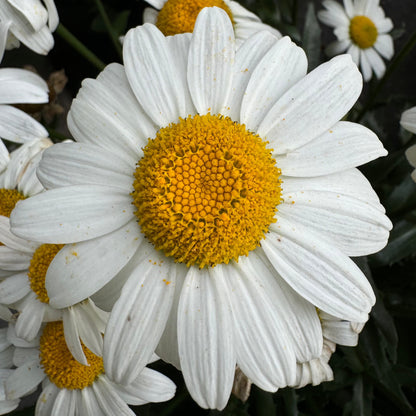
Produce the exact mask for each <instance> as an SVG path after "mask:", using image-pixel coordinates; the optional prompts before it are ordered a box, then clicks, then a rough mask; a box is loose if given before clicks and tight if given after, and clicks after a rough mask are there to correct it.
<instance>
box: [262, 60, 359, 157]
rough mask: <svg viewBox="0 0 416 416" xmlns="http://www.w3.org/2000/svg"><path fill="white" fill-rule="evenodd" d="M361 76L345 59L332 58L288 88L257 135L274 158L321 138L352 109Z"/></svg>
mask: <svg viewBox="0 0 416 416" xmlns="http://www.w3.org/2000/svg"><path fill="white" fill-rule="evenodd" d="M361 88H362V80H361V75H360V73H359V71H358V69H357V67H356V66H355V65H354V63H353V62H352V60H351V57H350V56H348V55H341V56H337V57H335V58H332V59H331V60H330V61H329V62H326V63H324V64H322V65H320V66H319V67H317V68H316V69H314V70H313V71H312V72H310V73H309V74H308V75H306V76H305V77H304V78H302V79H301V80H300V81H299V82H297V83H296V84H295V85H294V86H293V87H292V88H290V89H289V90H288V91H287V92H286V93H285V94H284V95H283V96H282V97H281V98H280V99H279V100H278V101H277V103H276V104H275V105H274V106H273V107H272V108H271V110H270V111H269V112H268V114H267V115H266V117H265V118H264V120H263V121H262V122H261V124H260V126H259V129H258V131H257V133H258V134H259V136H260V137H262V138H263V139H267V140H268V141H269V142H270V146H271V147H273V148H274V151H275V153H276V154H283V153H288V152H289V151H292V150H294V149H297V148H298V147H300V146H302V145H304V144H306V143H308V142H310V141H311V140H312V139H314V138H316V137H318V136H320V135H321V134H322V133H324V132H325V131H326V130H328V129H329V128H330V127H332V126H333V125H334V124H335V123H336V122H337V121H338V120H340V119H341V118H342V117H343V116H344V115H345V114H346V113H347V112H348V111H349V110H350V109H351V107H352V106H353V105H354V103H355V101H356V100H357V98H358V97H359V95H360V92H361Z"/></svg>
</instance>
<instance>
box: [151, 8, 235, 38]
mask: <svg viewBox="0 0 416 416" xmlns="http://www.w3.org/2000/svg"><path fill="white" fill-rule="evenodd" d="M214 6H216V7H219V8H221V9H223V10H225V11H226V12H227V14H228V16H229V17H230V19H231V21H233V18H232V14H231V11H230V9H229V7H228V6H227V5H226V4H225V2H224V1H223V0H167V1H166V3H165V4H164V6H163V7H162V9H161V10H160V11H159V14H158V17H157V21H156V26H157V27H158V28H159V30H160V31H161V32H162V33H163V34H164V35H165V36H172V35H177V34H178V33H187V32H192V31H193V30H194V26H195V21H196V18H197V17H198V14H199V12H200V11H201V10H202V9H203V8H204V7H214Z"/></svg>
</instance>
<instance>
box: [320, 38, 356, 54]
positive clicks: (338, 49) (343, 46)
mask: <svg viewBox="0 0 416 416" xmlns="http://www.w3.org/2000/svg"><path fill="white" fill-rule="evenodd" d="M350 44H351V41H350V40H349V39H343V40H341V41H338V40H336V41H334V42H332V43H330V44H329V45H328V46H327V47H326V48H325V53H326V54H327V55H328V56H330V57H332V56H335V55H339V54H341V53H343V52H345V51H346V50H347V49H348V47H349V46H350Z"/></svg>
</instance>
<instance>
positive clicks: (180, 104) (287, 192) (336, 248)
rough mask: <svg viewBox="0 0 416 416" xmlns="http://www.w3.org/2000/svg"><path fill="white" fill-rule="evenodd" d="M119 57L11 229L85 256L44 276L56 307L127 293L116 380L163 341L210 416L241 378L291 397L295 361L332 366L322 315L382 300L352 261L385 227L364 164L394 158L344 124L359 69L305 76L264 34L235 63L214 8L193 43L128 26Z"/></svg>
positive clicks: (341, 64) (291, 52)
mask: <svg viewBox="0 0 416 416" xmlns="http://www.w3.org/2000/svg"><path fill="white" fill-rule="evenodd" d="M123 51H124V67H123V66H121V65H119V64H112V65H109V66H107V67H106V69H105V70H104V71H103V72H102V73H101V74H100V75H99V76H98V78H97V79H96V80H92V79H88V80H85V81H84V82H83V85H82V88H81V90H80V92H79V93H78V95H77V98H76V99H75V100H74V102H73V104H72V107H71V110H70V113H69V116H68V123H69V128H70V130H71V132H72V134H73V136H74V137H75V138H76V140H77V141H78V143H69V144H57V145H54V146H53V148H51V149H49V150H48V151H46V152H45V153H44V156H43V159H42V162H41V164H40V166H39V168H38V171H37V174H38V177H39V178H40V180H41V181H42V183H43V184H44V185H45V187H46V188H47V189H48V190H47V191H46V192H44V193H42V194H40V195H37V196H35V197H32V198H30V199H28V200H25V201H20V202H19V203H18V204H17V206H16V208H15V209H14V211H13V213H12V215H11V224H12V231H13V232H14V233H15V234H16V235H18V236H20V237H21V238H27V239H30V240H35V241H42V242H55V243H56V242H58V243H62V244H66V243H73V244H75V245H76V250H77V253H78V256H77V261H71V262H69V263H68V261H67V258H68V255H69V252H70V251H69V250H70V249H72V248H69V247H70V246H68V248H66V247H64V248H63V249H62V250H61V251H60V252H59V253H58V255H57V256H56V257H55V259H54V262H53V264H54V268H51V267H50V268H49V270H48V273H47V276H46V288H47V291H48V294H49V298H50V304H51V305H52V306H53V307H58V308H62V307H67V306H70V305H73V304H75V303H77V302H80V301H82V300H83V299H85V298H87V297H89V296H91V295H93V294H94V293H96V292H98V293H96V294H97V295H101V300H102V299H105V298H111V299H113V300H114V299H115V298H116V297H117V295H118V293H119V291H120V290H121V296H120V298H119V300H118V301H117V302H116V303H115V305H114V307H113V310H112V313H111V316H110V320H109V323H108V325H107V329H106V334H107V335H106V337H105V339H104V360H105V362H106V372H107V374H108V375H109V377H111V378H112V379H114V380H116V381H117V382H119V381H122V382H123V383H126V382H129V381H131V380H133V379H134V377H136V376H137V374H138V373H139V372H140V370H141V369H142V368H143V366H144V365H145V363H146V360H148V358H149V357H150V356H151V354H152V353H153V350H154V348H155V346H156V345H158V343H159V345H158V350H157V354H158V355H159V356H160V357H161V358H162V359H164V360H166V361H168V362H171V363H173V364H174V365H176V366H177V367H178V368H180V369H181V370H182V372H183V375H184V378H185V382H186V384H187V386H188V389H189V391H190V393H191V395H192V396H193V398H194V399H195V400H196V401H197V402H198V403H199V404H200V405H201V406H202V407H206V408H218V409H222V408H223V407H224V406H225V405H226V403H227V400H228V397H229V394H230V391H231V388H232V384H233V379H234V372H235V367H236V364H238V366H239V367H240V368H241V370H242V371H243V372H244V374H246V375H247V377H249V378H250V379H251V380H253V382H254V383H255V384H257V385H258V386H260V387H261V388H263V389H264V390H268V391H274V390H276V389H277V388H279V387H284V386H287V385H292V384H293V383H294V382H295V380H296V363H297V362H306V361H310V360H311V359H313V358H317V357H320V356H321V353H322V343H323V337H322V329H321V324H320V321H319V317H318V314H317V312H316V309H315V307H317V308H319V309H320V310H322V311H325V312H327V313H329V314H331V315H333V316H336V317H337V318H340V319H343V320H348V321H353V322H355V321H357V322H363V321H365V320H366V319H367V315H368V313H369V311H370V309H371V307H372V305H373V304H374V301H375V298H374V294H373V291H372V289H371V286H370V284H369V283H368V281H367V280H366V278H365V276H364V275H363V273H362V272H361V271H360V270H359V268H358V267H357V266H356V265H355V263H354V262H353V261H351V259H350V258H349V257H348V256H359V255H365V254H369V253H373V252H376V251H378V250H380V249H381V248H382V247H384V246H385V244H386V242H387V239H388V236H389V230H390V229H391V222H390V221H389V220H388V218H387V217H386V216H385V214H384V208H383V207H382V206H381V204H380V202H379V199H378V197H377V195H376V194H375V193H374V191H373V189H372V188H371V185H370V184H369V182H368V181H367V180H366V179H365V178H364V176H363V175H362V174H361V173H360V172H359V171H358V170H357V169H356V168H355V167H356V166H358V165H361V164H363V163H366V162H368V161H370V160H373V159H375V158H377V157H379V156H384V155H386V153H387V152H386V151H385V149H384V148H383V146H382V144H381V143H380V141H379V140H378V138H377V136H376V135H375V134H374V133H373V132H372V131H370V130H369V129H367V128H365V127H363V126H360V125H358V124H355V123H350V122H345V121H339V120H340V119H341V118H342V117H343V116H344V115H345V114H346V113H347V112H348V111H349V110H350V108H351V107H352V106H353V105H354V103H355V101H356V100H357V98H358V96H359V94H360V92H361V88H362V79H361V75H360V73H359V71H358V70H357V67H356V65H355V64H354V63H353V62H352V60H351V57H350V56H348V55H345V56H340V57H336V58H334V59H332V60H331V61H330V62H328V63H325V64H323V65H321V66H319V67H318V68H317V69H315V70H314V71H313V72H311V73H310V74H307V73H306V72H307V59H306V55H305V53H304V52H303V50H302V49H300V48H299V47H297V46H296V45H295V44H294V43H292V42H291V41H290V39H289V38H287V37H286V38H282V39H280V40H278V39H277V38H276V37H274V36H273V35H272V34H270V33H269V32H258V33H257V34H255V35H254V36H253V37H251V38H249V39H248V40H247V41H246V42H244V43H243V44H242V45H241V46H240V47H239V48H238V49H237V50H236V47H235V41H234V31H233V27H232V24H231V22H230V19H229V18H228V15H227V14H226V13H225V12H224V11H223V10H220V9H218V8H206V9H203V10H202V11H201V13H200V14H199V16H198V19H197V22H196V24H195V28H194V31H193V33H192V34H182V35H176V36H168V37H165V36H164V35H163V34H162V33H161V32H160V31H159V30H158V29H157V28H156V27H155V26H154V25H149V24H145V25H143V26H141V27H138V28H136V29H132V30H131V31H129V32H128V34H127V35H126V39H125V42H124V47H123ZM266 140H267V141H266ZM94 299H95V298H94ZM97 301H98V300H97ZM99 306H101V304H100V305H99ZM108 306H109V307H110V308H111V306H112V304H111V302H110V304H109V305H108ZM162 334H163V336H162ZM161 336H162V338H161ZM159 341H160V342H159Z"/></svg>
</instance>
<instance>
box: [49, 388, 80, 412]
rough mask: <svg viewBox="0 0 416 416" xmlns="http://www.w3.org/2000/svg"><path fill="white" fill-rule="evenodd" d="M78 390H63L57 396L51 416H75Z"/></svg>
mask: <svg viewBox="0 0 416 416" xmlns="http://www.w3.org/2000/svg"><path fill="white" fill-rule="evenodd" d="M76 394H77V393H76V390H67V389H61V391H60V392H59V393H58V394H57V395H56V397H55V402H54V404H53V407H52V413H51V416H75V414H76V413H75V409H76V401H75V398H76Z"/></svg>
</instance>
